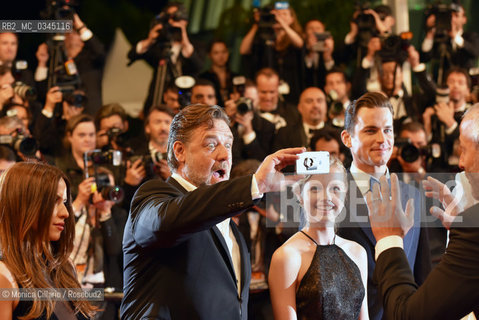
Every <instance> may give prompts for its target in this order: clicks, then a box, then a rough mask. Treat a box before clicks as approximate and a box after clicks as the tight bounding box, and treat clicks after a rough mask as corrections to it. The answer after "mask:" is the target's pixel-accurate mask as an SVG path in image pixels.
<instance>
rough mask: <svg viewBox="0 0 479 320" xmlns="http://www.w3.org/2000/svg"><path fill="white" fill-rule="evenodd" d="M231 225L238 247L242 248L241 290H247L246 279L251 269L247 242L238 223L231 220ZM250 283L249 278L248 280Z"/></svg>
mask: <svg viewBox="0 0 479 320" xmlns="http://www.w3.org/2000/svg"><path fill="white" fill-rule="evenodd" d="M230 227H231V230H232V231H233V234H234V236H235V239H236V242H237V243H238V247H239V250H240V259H241V292H243V290H246V289H247V288H244V285H245V281H246V280H247V279H246V278H247V273H248V271H249V269H250V263H249V255H248V252H247V249H246V248H247V247H246V242H245V241H244V238H243V236H242V235H241V234H240V231H239V229H238V227H237V226H236V224H235V223H234V222H233V221H232V220H231V222H230ZM247 283H249V280H248V281H247Z"/></svg>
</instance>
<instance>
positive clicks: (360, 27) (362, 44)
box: [340, 5, 396, 67]
mask: <svg viewBox="0 0 479 320" xmlns="http://www.w3.org/2000/svg"><path fill="white" fill-rule="evenodd" d="M395 22H396V21H395V19H394V17H393V16H392V11H391V8H390V7H389V6H386V5H379V6H377V7H376V8H374V10H373V9H370V8H369V6H360V5H358V6H357V10H356V12H354V14H353V19H352V20H351V21H350V23H349V24H350V30H349V32H348V34H346V37H345V38H344V48H343V50H342V51H343V52H342V53H341V54H340V55H341V57H342V58H341V60H342V61H343V62H345V63H346V64H349V62H350V61H351V60H352V59H356V63H355V66H356V67H359V66H360V65H362V64H363V58H364V57H365V56H366V55H370V54H371V52H370V51H371V49H372V46H373V47H374V46H377V45H376V44H375V43H371V42H377V40H374V39H375V38H386V37H388V36H390V35H392V27H393V26H394V24H395ZM379 49H380V48H378V49H376V50H379ZM373 54H374V53H373Z"/></svg>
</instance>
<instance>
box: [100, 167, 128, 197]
mask: <svg viewBox="0 0 479 320" xmlns="http://www.w3.org/2000/svg"><path fill="white" fill-rule="evenodd" d="M95 183H96V188H97V191H98V193H100V194H101V196H102V198H103V199H104V200H108V201H114V202H117V203H118V202H121V201H122V200H123V197H124V192H123V189H122V188H121V187H120V186H114V185H112V184H111V183H110V177H109V176H108V174H107V173H98V174H97V175H96V176H95Z"/></svg>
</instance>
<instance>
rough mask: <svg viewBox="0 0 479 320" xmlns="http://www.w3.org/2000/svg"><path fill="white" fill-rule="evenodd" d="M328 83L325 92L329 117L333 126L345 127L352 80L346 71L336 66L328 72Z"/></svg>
mask: <svg viewBox="0 0 479 320" xmlns="http://www.w3.org/2000/svg"><path fill="white" fill-rule="evenodd" d="M325 80H326V83H325V86H324V93H325V94H326V97H327V100H328V118H329V122H330V124H331V125H332V126H333V127H336V128H341V129H342V128H343V127H344V116H345V111H346V109H347V107H348V105H349V103H350V102H351V100H350V99H349V93H350V90H351V82H349V80H348V78H347V76H346V73H345V72H344V71H343V70H342V69H340V68H338V67H334V68H332V69H331V70H329V71H328V72H327V73H326V79H325Z"/></svg>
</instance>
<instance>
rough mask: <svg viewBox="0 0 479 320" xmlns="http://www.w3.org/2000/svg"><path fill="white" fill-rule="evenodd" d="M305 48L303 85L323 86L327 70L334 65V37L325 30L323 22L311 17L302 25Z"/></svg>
mask: <svg viewBox="0 0 479 320" xmlns="http://www.w3.org/2000/svg"><path fill="white" fill-rule="evenodd" d="M304 38H305V49H306V54H305V57H304V67H305V85H306V87H311V86H315V87H323V86H324V77H325V74H326V72H327V71H329V70H331V69H332V68H333V67H334V57H333V51H334V39H333V37H332V36H331V33H329V32H326V29H325V27H324V24H323V23H322V22H321V21H319V20H317V19H313V20H310V21H308V22H307V23H306V25H305V27H304Z"/></svg>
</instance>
